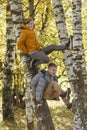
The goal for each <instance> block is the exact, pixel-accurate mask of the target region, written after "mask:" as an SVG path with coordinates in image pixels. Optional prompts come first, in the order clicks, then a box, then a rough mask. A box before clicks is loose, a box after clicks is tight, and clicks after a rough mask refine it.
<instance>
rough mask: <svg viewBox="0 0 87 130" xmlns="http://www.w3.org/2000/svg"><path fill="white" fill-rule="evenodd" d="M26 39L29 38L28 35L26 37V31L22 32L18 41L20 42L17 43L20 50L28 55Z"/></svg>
mask: <svg viewBox="0 0 87 130" xmlns="http://www.w3.org/2000/svg"><path fill="white" fill-rule="evenodd" d="M26 37H27V35H26V33H25V31H22V32H21V34H20V37H19V39H18V42H17V46H18V49H19V50H21V51H22V52H23V53H28V51H27V48H26V46H25V44H26V43H25V40H26Z"/></svg>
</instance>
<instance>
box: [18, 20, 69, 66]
mask: <svg viewBox="0 0 87 130" xmlns="http://www.w3.org/2000/svg"><path fill="white" fill-rule="evenodd" d="M17 45H18V49H19V50H21V51H22V52H23V53H24V54H28V55H29V56H30V57H31V58H32V61H31V63H30V67H31V68H32V67H34V66H35V64H41V63H49V57H48V56H47V55H48V54H50V53H51V52H52V51H62V50H65V49H68V47H69V45H70V41H68V43H66V44H62V45H56V44H52V45H49V46H47V47H45V48H42V46H41V44H40V43H39V42H38V40H37V38H36V35H35V32H34V22H33V19H32V18H27V19H25V21H24V23H23V24H22V31H21V34H20V37H19V40H18V43H17Z"/></svg>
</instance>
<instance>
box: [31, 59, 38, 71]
mask: <svg viewBox="0 0 87 130" xmlns="http://www.w3.org/2000/svg"><path fill="white" fill-rule="evenodd" d="M36 62H37V60H33V59H32V60H31V62H30V68H31V69H32V68H34V67H36Z"/></svg>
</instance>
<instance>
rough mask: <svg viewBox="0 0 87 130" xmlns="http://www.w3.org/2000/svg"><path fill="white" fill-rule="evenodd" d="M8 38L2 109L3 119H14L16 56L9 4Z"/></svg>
mask: <svg viewBox="0 0 87 130" xmlns="http://www.w3.org/2000/svg"><path fill="white" fill-rule="evenodd" d="M6 40H7V50H6V56H5V63H4V71H3V88H2V111H3V120H11V121H12V120H14V113H13V96H12V72H13V67H14V58H15V37H14V28H13V24H12V19H11V16H10V14H9V5H8V4H7V7H6Z"/></svg>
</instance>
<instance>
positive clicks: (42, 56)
mask: <svg viewBox="0 0 87 130" xmlns="http://www.w3.org/2000/svg"><path fill="white" fill-rule="evenodd" d="M65 49H66V46H65V44H62V45H55V44H52V45H49V46H47V47H45V48H43V49H41V50H38V51H36V52H34V53H30V54H29V55H30V57H31V58H32V59H33V60H38V62H39V63H48V62H49V57H48V56H47V55H48V54H50V53H51V52H53V51H62V50H65Z"/></svg>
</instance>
